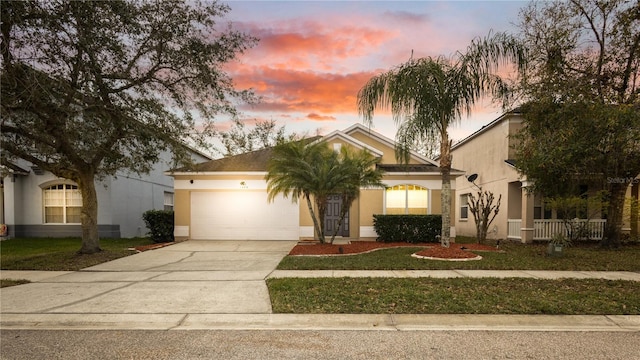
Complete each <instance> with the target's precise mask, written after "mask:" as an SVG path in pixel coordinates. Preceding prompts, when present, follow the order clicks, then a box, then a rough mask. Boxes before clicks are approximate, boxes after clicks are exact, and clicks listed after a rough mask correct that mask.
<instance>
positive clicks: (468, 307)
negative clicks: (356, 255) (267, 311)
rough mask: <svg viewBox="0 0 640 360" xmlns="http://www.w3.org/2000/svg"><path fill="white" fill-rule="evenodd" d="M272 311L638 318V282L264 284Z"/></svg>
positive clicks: (385, 280)
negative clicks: (636, 316)
mask: <svg viewBox="0 0 640 360" xmlns="http://www.w3.org/2000/svg"><path fill="white" fill-rule="evenodd" d="M267 285H268V287H269V294H270V296H271V303H272V307H273V311H274V313H296V314H550V315H603V314H609V315H614V314H615V315H622V314H625V315H639V314H640V282H635V281H621V280H616V281H613V280H600V279H561V280H540V279H528V278H508V279H497V278H476V279H469V278H452V279H434V278H417V279H416V278H413V279H402V278H400V279H389V278H306V279H305V278H284V279H269V280H267Z"/></svg>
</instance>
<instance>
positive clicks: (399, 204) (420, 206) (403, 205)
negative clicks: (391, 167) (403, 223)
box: [385, 184, 429, 215]
mask: <svg viewBox="0 0 640 360" xmlns="http://www.w3.org/2000/svg"><path fill="white" fill-rule="evenodd" d="M385 204H386V209H385V213H386V214H389V215H391V214H427V208H428V206H429V190H428V189H427V188H424V187H422V186H418V185H409V184H406V185H396V186H392V187H388V188H387V190H386V192H385Z"/></svg>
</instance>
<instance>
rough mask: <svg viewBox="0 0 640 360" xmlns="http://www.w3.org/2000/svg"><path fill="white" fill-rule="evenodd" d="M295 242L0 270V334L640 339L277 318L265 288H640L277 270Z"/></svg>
mask: <svg viewBox="0 0 640 360" xmlns="http://www.w3.org/2000/svg"><path fill="white" fill-rule="evenodd" d="M294 245H295V242H282V241H193V240H191V241H187V242H184V243H180V244H176V245H172V246H168V247H164V248H161V249H157V250H153V251H147V252H143V253H140V254H136V255H132V256H129V257H125V258H121V259H117V260H114V261H111V262H107V263H104V264H100V265H97V266H93V267H90V268H86V269H83V270H82V271H76V272H68V271H62V272H58V271H56V272H42V271H1V272H0V277H2V278H3V279H6V278H11V279H27V280H31V281H32V283H29V284H24V285H20V286H13V287H8V288H3V289H2V290H0V328H1V329H55V330H57V329H67V330H74V329H78V330H86V329H93V330H105V329H108V330H115V329H120V330H133V329H147V330H192V329H201V330H204V329H216V330H231V329H237V330H247V329H260V330H274V329H277V330H386V331H410V330H508V331H636V332H637V331H640V316H606V315H605V316H544V315H515V316H513V315H411V314H409V315H385V314H362V315H355V314H329V315H321V314H305V315H302V314H273V313H272V309H271V301H270V298H269V293H268V289H267V287H266V284H265V279H268V278H281V277H439V278H444V277H487V276H489V277H502V278H505V277H530V278H544V279H557V278H603V279H612V280H613V279H616V280H617V279H620V280H632V281H640V274H638V273H633V272H584V271H580V272H571V271H484V270H473V271H472V270H434V271H338V270H335V271H333V270H331V271H280V270H275V271H274V269H275V267H276V266H277V264H278V263H279V262H280V260H281V259H282V258H283V257H284V256H285V255H286V254H287V253H288V252H289V251H290V249H291V248H292V247H293V246H294Z"/></svg>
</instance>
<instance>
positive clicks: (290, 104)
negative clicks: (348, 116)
mask: <svg viewBox="0 0 640 360" xmlns="http://www.w3.org/2000/svg"><path fill="white" fill-rule="evenodd" d="M247 70H249V69H247ZM373 75H375V73H372V72H358V73H348V74H336V73H316V72H313V71H309V70H306V71H296V70H284V69H273V68H269V67H256V68H253V69H252V71H251V72H242V73H237V74H235V75H234V80H235V82H236V85H237V86H238V87H241V88H248V87H253V88H254V89H255V91H256V94H257V95H258V96H260V97H261V102H260V103H258V104H255V105H251V106H249V107H247V108H246V109H251V110H252V111H275V112H282V111H284V112H304V113H336V112H337V113H355V112H356V111H357V108H356V98H357V93H358V91H359V90H360V88H361V87H362V86H363V85H364V84H365V83H366V82H367V81H368V80H369V79H370V78H371V77H372V76H373Z"/></svg>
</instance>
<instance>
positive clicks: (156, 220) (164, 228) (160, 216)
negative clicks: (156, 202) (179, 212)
mask: <svg viewBox="0 0 640 360" xmlns="http://www.w3.org/2000/svg"><path fill="white" fill-rule="evenodd" d="M142 219H143V220H144V222H145V224H147V228H148V229H149V232H150V233H151V240H153V242H156V243H162V242H171V241H173V225H174V220H173V211H171V210H149V211H145V213H144V214H142Z"/></svg>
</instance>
